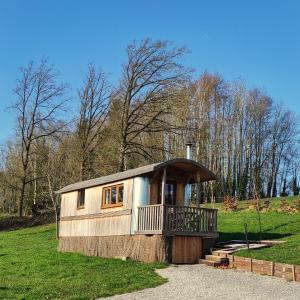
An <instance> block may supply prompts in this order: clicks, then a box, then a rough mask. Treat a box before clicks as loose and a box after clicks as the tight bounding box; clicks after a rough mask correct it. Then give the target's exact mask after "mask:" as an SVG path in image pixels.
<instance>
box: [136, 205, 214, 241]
mask: <svg viewBox="0 0 300 300" xmlns="http://www.w3.org/2000/svg"><path fill="white" fill-rule="evenodd" d="M136 233H137V234H164V235H190V236H209V237H210V236H211V237H216V236H217V210H216V209H210V208H198V207H186V206H177V205H162V204H157V205H148V206H142V207H139V208H138V224H137V231H136Z"/></svg>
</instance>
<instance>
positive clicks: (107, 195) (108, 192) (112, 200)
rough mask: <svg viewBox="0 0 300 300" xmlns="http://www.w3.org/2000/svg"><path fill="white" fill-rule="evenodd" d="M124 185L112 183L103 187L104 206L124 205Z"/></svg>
mask: <svg viewBox="0 0 300 300" xmlns="http://www.w3.org/2000/svg"><path fill="white" fill-rule="evenodd" d="M123 198H124V185H123V184H118V185H112V186H108V187H105V188H103V193H102V207H104V208H107V207H116V206H122V205H123Z"/></svg>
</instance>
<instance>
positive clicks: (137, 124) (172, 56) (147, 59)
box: [117, 39, 188, 170]
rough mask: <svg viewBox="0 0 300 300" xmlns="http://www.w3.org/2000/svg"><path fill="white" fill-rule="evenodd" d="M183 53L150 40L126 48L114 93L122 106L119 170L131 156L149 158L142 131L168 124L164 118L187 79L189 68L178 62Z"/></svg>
mask: <svg viewBox="0 0 300 300" xmlns="http://www.w3.org/2000/svg"><path fill="white" fill-rule="evenodd" d="M185 53H186V49H185V48H172V47H171V45H170V43H169V42H165V41H157V42H152V41H151V40H150V39H146V40H143V41H142V42H141V43H140V44H137V43H135V42H134V43H132V44H130V45H129V46H128V47H127V59H128V60H127V63H126V64H125V65H124V66H123V74H122V79H121V82H120V88H119V91H118V95H117V100H118V101H119V102H120V105H119V107H120V109H121V112H120V114H121V116H120V120H121V124H120V140H121V141H120V157H119V169H120V170H125V169H126V168H127V161H126V160H127V158H128V157H129V156H131V155H136V156H143V157H149V153H148V152H147V149H146V147H144V145H143V134H144V133H147V132H148V133H149V132H157V131H161V130H163V129H164V128H165V126H166V125H167V124H166V122H165V120H164V118H163V117H164V115H165V114H166V113H167V112H168V109H169V104H170V102H171V101H172V98H173V96H174V95H175V94H176V91H177V89H179V87H181V86H182V84H183V83H184V82H185V81H186V79H187V75H188V70H187V69H186V68H184V67H183V65H182V64H181V63H180V59H181V58H182V56H183V55H184V54H185Z"/></svg>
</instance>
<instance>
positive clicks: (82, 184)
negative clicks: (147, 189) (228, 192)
mask: <svg viewBox="0 0 300 300" xmlns="http://www.w3.org/2000/svg"><path fill="white" fill-rule="evenodd" d="M170 165H186V166H190V167H192V168H193V169H195V170H196V171H199V172H200V173H201V181H208V180H214V179H216V175H215V174H213V173H212V172H211V171H210V170H208V169H207V168H205V167H204V166H202V165H201V164H199V163H197V162H196V161H194V160H191V159H185V158H178V159H172V160H168V161H165V162H159V163H154V164H151V165H146V166H143V167H139V168H135V169H131V170H127V171H124V172H119V173H115V174H111V175H108V176H102V177H99V178H94V179H90V180H85V181H79V182H76V183H73V184H69V185H67V186H65V187H63V188H61V189H60V190H58V191H56V193H67V192H71V191H76V190H79V189H84V188H89V187H93V186H98V185H103V184H107V183H112V182H116V181H120V180H123V179H128V178H132V177H136V176H139V175H145V174H148V173H151V172H154V171H157V170H159V169H162V168H164V167H167V166H170Z"/></svg>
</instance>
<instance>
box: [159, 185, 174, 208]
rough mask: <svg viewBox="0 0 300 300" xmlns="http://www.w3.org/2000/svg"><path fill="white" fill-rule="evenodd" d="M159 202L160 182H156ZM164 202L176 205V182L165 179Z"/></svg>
mask: <svg viewBox="0 0 300 300" xmlns="http://www.w3.org/2000/svg"><path fill="white" fill-rule="evenodd" d="M157 203H159V204H160V203H161V184H160V183H159V184H158V201H157ZM165 204H169V205H176V182H175V181H167V182H166V184H165Z"/></svg>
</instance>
